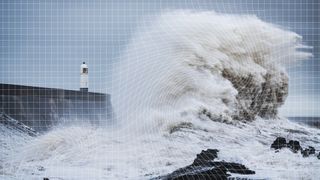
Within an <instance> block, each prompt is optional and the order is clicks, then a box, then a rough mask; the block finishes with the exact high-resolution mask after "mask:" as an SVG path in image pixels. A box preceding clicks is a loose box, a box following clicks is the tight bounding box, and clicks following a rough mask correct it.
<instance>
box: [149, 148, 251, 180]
mask: <svg viewBox="0 0 320 180" xmlns="http://www.w3.org/2000/svg"><path fill="white" fill-rule="evenodd" d="M218 152H219V151H218V150H217V149H207V150H205V151H201V153H200V154H197V157H196V159H195V160H194V161H193V163H192V164H191V165H189V166H186V167H183V168H180V169H178V170H176V171H174V172H172V173H170V174H168V175H165V176H160V177H157V178H154V179H163V180H183V179H199V180H202V179H204V180H215V179H217V180H218V179H219V180H220V179H221V180H224V179H229V178H231V177H230V176H231V175H230V174H229V173H234V174H255V172H254V171H252V170H250V169H248V168H247V167H245V166H244V165H242V164H238V163H233V162H225V161H214V159H215V158H217V157H218ZM239 179H241V178H239Z"/></svg>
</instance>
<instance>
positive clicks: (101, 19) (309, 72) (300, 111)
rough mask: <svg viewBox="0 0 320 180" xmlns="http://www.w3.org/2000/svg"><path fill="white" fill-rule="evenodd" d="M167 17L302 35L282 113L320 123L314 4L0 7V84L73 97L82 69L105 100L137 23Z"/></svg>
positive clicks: (249, 0)
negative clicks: (271, 26) (250, 18)
mask: <svg viewBox="0 0 320 180" xmlns="http://www.w3.org/2000/svg"><path fill="white" fill-rule="evenodd" d="M168 9H193V10H215V11H217V12H222V13H242V14H256V15H257V16H258V17H260V18H261V19H263V20H265V21H268V22H272V23H275V24H278V25H281V26H284V27H286V28H288V29H291V30H293V31H295V32H297V33H298V34H300V35H302V36H303V37H304V42H305V44H307V45H310V46H313V47H314V49H313V50H312V52H313V54H314V58H313V59H311V60H308V61H305V62H301V63H299V64H296V65H292V66H289V67H288V71H289V75H290V77H291V79H290V96H289V98H288V102H287V104H286V106H285V108H284V109H283V110H282V113H283V114H285V115H293V116H294V115H303V116H304V115H308V116H320V110H319V109H320V108H319V107H318V106H319V105H320V104H319V102H320V101H319V100H320V98H319V97H320V95H319V92H320V91H319V90H320V81H319V80H320V79H319V78H320V71H319V67H320V63H319V52H320V51H319V9H320V6H319V2H318V1H317V0H309V1H305V0H270V1H268V0H211V1H204V0H203V1H200V0H161V1H160V0H157V1H155V0H154V1H152V0H148V1H147V0H146V1H134V0H130V1H129V0H127V1H121V0H120V1H119V0H118V1H116V0H115V1H103V0H69V1H63V0H50V1H49V0H2V1H1V2H0V10H1V12H0V13H1V14H0V22H1V23H0V43H1V44H0V46H1V48H0V62H1V72H0V82H1V83H13V84H25V85H34V86H46V87H56V88H65V89H78V88H79V68H80V64H81V63H82V61H86V62H87V64H88V65H89V73H90V77H89V81H90V82H89V86H90V90H91V91H96V92H106V91H107V89H108V88H110V87H111V86H112V81H111V80H112V78H111V73H110V72H111V67H112V64H113V63H114V62H116V61H118V60H119V54H120V53H121V51H122V50H123V49H124V47H125V45H126V44H127V43H128V41H129V40H130V37H131V35H132V33H133V32H134V31H135V29H136V26H137V23H147V22H146V21H148V20H147V19H146V18H144V17H146V16H148V15H150V14H158V13H160V12H161V11H162V10H168Z"/></svg>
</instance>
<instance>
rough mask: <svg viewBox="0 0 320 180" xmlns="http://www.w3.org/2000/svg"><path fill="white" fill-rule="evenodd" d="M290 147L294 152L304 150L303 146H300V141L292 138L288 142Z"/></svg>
mask: <svg viewBox="0 0 320 180" xmlns="http://www.w3.org/2000/svg"><path fill="white" fill-rule="evenodd" d="M287 146H288V148H290V149H291V150H292V152H294V153H297V152H298V151H300V150H302V147H301V146H300V142H299V141H295V140H290V141H289V143H288V144H287Z"/></svg>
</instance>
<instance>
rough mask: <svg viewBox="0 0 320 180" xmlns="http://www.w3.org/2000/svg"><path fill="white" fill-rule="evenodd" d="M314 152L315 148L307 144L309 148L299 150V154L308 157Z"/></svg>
mask: <svg viewBox="0 0 320 180" xmlns="http://www.w3.org/2000/svg"><path fill="white" fill-rule="evenodd" d="M315 153H316V150H315V149H314V147H312V146H309V148H306V149H304V150H301V154H302V155H303V157H309V155H311V154H315Z"/></svg>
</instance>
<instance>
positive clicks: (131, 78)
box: [4, 11, 320, 179]
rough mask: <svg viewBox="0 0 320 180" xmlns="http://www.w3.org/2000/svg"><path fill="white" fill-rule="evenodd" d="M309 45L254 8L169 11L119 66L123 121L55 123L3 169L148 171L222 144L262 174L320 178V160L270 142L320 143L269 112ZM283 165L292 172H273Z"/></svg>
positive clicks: (84, 175)
mask: <svg viewBox="0 0 320 180" xmlns="http://www.w3.org/2000/svg"><path fill="white" fill-rule="evenodd" d="M303 48H306V47H305V46H303V45H302V44H301V37H300V36H299V35H297V34H296V33H293V32H290V31H286V30H282V29H280V28H279V27H277V26H275V25H272V24H269V23H266V22H263V21H261V20H260V19H258V18H257V17H255V16H251V15H225V14H218V13H215V12H192V11H174V12H167V13H164V14H162V15H161V16H159V17H157V18H155V19H152V23H151V24H150V25H147V26H143V27H141V29H139V30H138V31H137V33H136V34H135V36H134V38H133V39H132V41H131V43H130V44H129V45H128V47H127V49H126V51H125V53H124V54H123V56H122V57H121V59H122V61H121V62H119V63H118V64H116V65H115V68H114V74H113V82H114V84H113V92H112V99H113V100H112V102H113V106H114V110H115V114H116V116H117V123H118V126H117V127H109V128H98V129H96V128H92V127H84V126H80V127H79V126H77V127H65V128H61V129H58V130H53V131H51V132H48V133H47V134H44V135H42V136H40V137H37V138H36V139H35V140H33V141H31V142H30V143H28V145H27V146H25V147H23V149H22V150H21V151H19V154H18V155H17V154H12V156H10V157H8V158H7V159H11V161H10V162H6V164H7V166H8V167H9V168H8V169H9V170H7V169H5V170H4V171H5V172H6V173H8V174H10V175H12V176H14V175H16V174H18V175H19V174H23V175H27V174H31V173H34V171H35V170H34V169H35V167H37V166H39V165H41V166H45V168H46V171H45V172H38V171H37V172H36V173H38V175H37V177H43V176H44V175H46V176H48V177H49V178H50V177H57V176H58V177H62V178H65V179H125V178H128V179H149V178H152V177H157V176H159V175H163V174H166V173H169V172H172V171H173V170H175V169H177V168H179V167H182V166H184V165H187V164H189V163H190V161H192V158H193V157H194V156H195V155H196V154H197V153H198V152H200V151H201V150H203V149H208V148H210V147H211V146H214V148H217V149H219V150H220V152H221V154H220V155H221V156H220V155H219V157H221V160H225V161H230V162H237V163H241V164H244V165H246V166H247V167H249V168H250V169H253V170H255V171H256V172H257V176H258V178H260V179H262V178H266V176H267V177H270V178H271V179H272V178H273V179H281V178H282V179H283V178H287V179H295V178H296V179H299V178H303V177H311V178H312V177H317V175H318V174H317V172H318V171H314V172H310V171H308V169H309V167H308V165H309V164H310V163H311V164H312V163H314V162H310V160H306V159H302V157H301V159H298V160H295V159H293V158H291V157H292V155H290V154H289V153H281V152H280V153H277V154H275V153H274V152H273V151H271V150H270V143H271V142H272V141H273V140H274V137H276V136H284V137H287V136H294V138H295V139H297V140H299V141H302V142H306V143H305V144H307V145H311V146H314V147H315V148H317V149H318V148H320V146H319V142H320V140H319V138H318V131H317V130H314V129H310V128H306V127H302V126H299V125H295V124H292V123H290V122H288V121H286V120H283V119H282V120H281V119H279V120H274V119H273V120H272V119H270V118H275V117H276V116H277V109H278V108H279V107H280V106H281V104H283V102H284V101H285V98H286V96H287V94H288V76H287V74H286V72H285V70H284V68H283V65H284V64H285V63H288V62H290V63H291V62H294V61H297V60H302V59H307V58H309V57H310V56H311V54H310V53H307V52H303V51H300V49H303ZM259 117H263V118H269V120H268V121H270V122H272V123H270V122H268V121H267V120H265V119H261V118H259ZM254 119H257V120H256V121H252V120H254ZM217 121H218V122H217ZM241 121H246V122H247V121H251V122H250V123H241ZM221 122H225V123H221ZM235 122H237V123H235ZM238 122H239V123H238ZM75 126H76V125H75ZM296 129H299V131H293V130H296ZM300 131H301V132H303V133H292V132H300ZM307 139H311V140H310V141H309V140H307ZM16 148H18V147H16ZM235 150H237V151H235ZM314 164H315V163H314ZM15 167H19V168H18V169H15ZM275 167H281V168H283V167H284V168H285V170H283V171H274V172H272V173H270V171H271V170H272V169H275ZM61 168H63V171H62V170H61ZM41 169H42V168H41ZM297 169H300V171H297ZM314 169H317V167H314Z"/></svg>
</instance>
